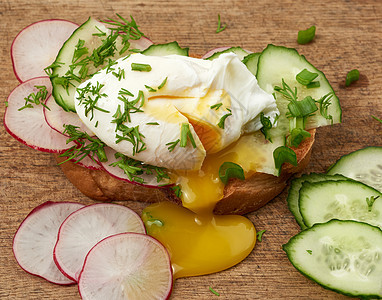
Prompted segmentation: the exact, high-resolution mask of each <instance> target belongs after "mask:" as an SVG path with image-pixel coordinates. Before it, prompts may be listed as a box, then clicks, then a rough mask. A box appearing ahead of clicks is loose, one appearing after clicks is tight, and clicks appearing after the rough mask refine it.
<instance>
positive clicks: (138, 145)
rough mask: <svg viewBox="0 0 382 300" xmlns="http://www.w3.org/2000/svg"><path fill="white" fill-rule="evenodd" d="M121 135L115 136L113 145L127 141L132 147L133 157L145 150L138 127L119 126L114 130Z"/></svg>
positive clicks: (142, 136)
mask: <svg viewBox="0 0 382 300" xmlns="http://www.w3.org/2000/svg"><path fill="white" fill-rule="evenodd" d="M116 130H118V131H119V132H121V134H122V135H120V134H118V133H117V134H116V135H115V137H116V140H115V143H116V144H118V143H120V142H121V141H128V142H130V143H131V144H132V145H133V155H135V154H136V153H139V152H142V151H144V150H146V143H145V142H144V141H143V138H144V137H145V136H144V135H143V134H142V133H140V132H139V125H137V126H135V127H128V126H126V125H125V124H119V125H118V126H117V128H116Z"/></svg>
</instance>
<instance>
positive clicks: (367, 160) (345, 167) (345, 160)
mask: <svg viewBox="0 0 382 300" xmlns="http://www.w3.org/2000/svg"><path fill="white" fill-rule="evenodd" d="M327 174H342V175H344V176H346V177H349V178H352V179H354V180H358V181H361V182H363V183H365V184H367V185H369V186H371V187H373V188H375V189H377V190H379V191H381V192H382V147H377V146H375V147H366V148H363V149H359V150H356V151H354V152H352V153H349V154H347V155H344V156H342V157H341V158H340V159H339V160H338V161H337V162H336V163H335V164H334V165H332V166H331V167H330V168H329V170H328V171H327Z"/></svg>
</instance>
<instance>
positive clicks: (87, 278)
mask: <svg viewBox="0 0 382 300" xmlns="http://www.w3.org/2000/svg"><path fill="white" fill-rule="evenodd" d="M172 284H173V278H172V269H171V263H170V258H169V255H168V253H167V250H166V249H165V248H164V247H163V246H162V245H161V244H160V243H159V242H158V241H157V240H155V239H154V238H152V237H150V236H148V235H143V234H137V233H121V234H117V235H113V236H110V237H108V238H105V239H104V240H102V241H100V242H99V243H98V244H97V245H95V246H94V247H93V248H92V249H91V250H90V252H89V253H88V255H87V256H86V259H85V263H84V267H83V269H82V271H81V275H80V278H79V282H78V289H79V291H80V294H81V297H82V299H84V300H86V299H93V300H97V299H100V300H104V299H140V300H145V299H168V298H169V297H170V294H171V290H172Z"/></svg>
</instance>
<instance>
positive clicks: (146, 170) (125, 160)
mask: <svg viewBox="0 0 382 300" xmlns="http://www.w3.org/2000/svg"><path fill="white" fill-rule="evenodd" d="M115 158H116V159H119V160H117V161H116V162H114V163H112V164H111V166H113V167H119V168H121V169H122V170H123V171H124V173H125V174H126V176H127V177H128V179H129V180H130V181H135V182H138V183H144V179H143V178H142V177H140V176H141V175H143V174H147V175H152V174H155V175H156V178H157V182H161V181H162V180H163V179H164V178H166V179H169V178H170V177H169V176H168V174H167V169H165V168H162V167H156V166H152V165H148V164H144V163H143V162H141V161H139V160H135V159H133V158H130V157H128V156H126V155H123V154H122V153H119V152H117V153H116V154H115Z"/></svg>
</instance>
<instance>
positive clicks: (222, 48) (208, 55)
mask: <svg viewBox="0 0 382 300" xmlns="http://www.w3.org/2000/svg"><path fill="white" fill-rule="evenodd" d="M229 48H231V47H219V48H215V49H212V50H210V51H208V52H207V53H206V54H204V55H203V56H202V59H205V58H207V57H210V56H211V55H212V54H214V53H216V52H221V51H224V50H227V49H229Z"/></svg>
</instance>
